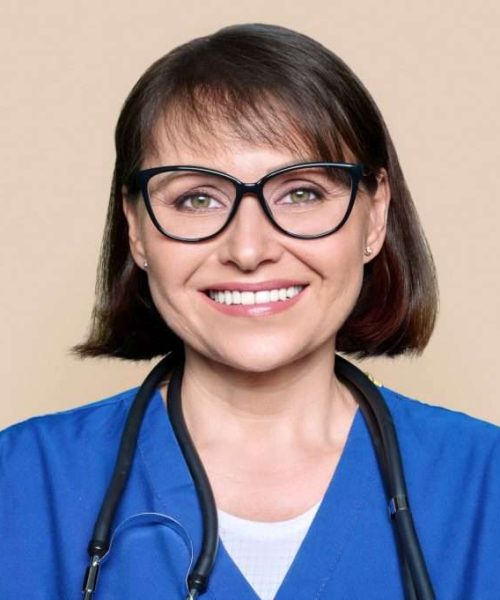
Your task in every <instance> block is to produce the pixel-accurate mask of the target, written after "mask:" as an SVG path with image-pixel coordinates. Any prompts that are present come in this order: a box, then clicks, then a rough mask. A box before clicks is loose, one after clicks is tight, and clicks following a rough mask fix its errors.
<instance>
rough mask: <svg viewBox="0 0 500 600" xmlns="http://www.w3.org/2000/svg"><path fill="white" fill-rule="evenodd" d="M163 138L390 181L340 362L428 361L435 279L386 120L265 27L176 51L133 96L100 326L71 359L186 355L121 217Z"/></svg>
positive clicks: (119, 130)
mask: <svg viewBox="0 0 500 600" xmlns="http://www.w3.org/2000/svg"><path fill="white" fill-rule="evenodd" d="M160 126H161V127H163V128H164V129H165V133H166V135H167V136H168V139H169V142H171V143H172V144H175V141H176V139H182V141H183V143H189V144H193V147H194V148H200V146H201V147H203V148H208V147H209V145H212V144H213V143H214V142H216V143H237V142H238V141H240V140H245V141H247V142H248V141H249V142H252V143H256V144H270V145H274V146H276V147H281V148H283V147H284V148H287V149H289V150H292V151H294V152H298V153H299V154H298V156H303V152H304V151H306V152H307V153H308V154H310V157H311V159H312V160H326V161H345V160H346V156H348V158H349V159H350V160H351V161H352V159H353V158H354V160H355V161H359V162H361V163H363V164H364V165H365V167H366V168H367V169H368V172H369V173H371V175H369V176H367V177H365V178H364V179H363V181H362V185H364V186H365V188H366V189H367V190H368V191H369V192H372V191H373V190H374V189H375V188H376V185H377V179H376V174H377V172H379V171H380V169H382V168H384V169H386V171H387V173H388V180H389V185H390V189H391V196H392V200H391V205H390V209H389V214H388V228H387V237H386V240H385V242H384V245H383V247H382V250H381V252H380V253H379V254H378V255H377V256H376V257H375V258H374V259H373V260H372V261H370V262H368V263H367V264H366V265H365V270H364V277H363V284H362V288H361V292H360V295H359V298H358V301H357V304H356V305H355V307H354V309H353V311H352V313H351V315H350V316H349V317H348V319H347V320H346V322H345V323H344V325H343V326H342V328H341V329H340V331H339V332H338V335H337V344H336V350H339V351H341V352H344V353H347V354H353V355H355V356H357V357H359V358H362V357H366V356H375V355H381V354H385V355H388V356H395V355H397V354H402V353H420V352H422V350H423V349H424V347H425V346H426V344H427V342H428V340H429V338H430V335H431V333H432V330H433V328H434V323H435V319H436V313H437V299H438V293H437V284H436V277H435V269H434V263H433V260H432V256H431V253H430V250H429V247H428V244H427V241H426V238H425V236H424V233H423V231H422V229H421V226H420V222H419V218H418V216H417V213H416V210H415V207H414V204H413V201H412V199H411V196H410V193H409V191H408V189H407V186H406V183H405V179H404V176H403V173H402V171H401V167H400V165H399V161H398V157H397V154H396V151H395V148H394V146H393V143H392V140H391V138H390V135H389V133H388V130H387V127H386V125H385V123H384V120H383V118H382V116H381V114H380V112H379V110H378V108H377V106H376V104H375V102H374V101H373V99H372V98H371V96H370V94H369V93H368V91H367V90H366V89H365V87H364V86H363V84H362V83H361V82H360V81H359V80H358V78H357V77H356V75H354V73H353V72H352V71H351V70H350V69H349V67H347V65H346V64H345V63H344V62H343V61H342V60H340V59H339V58H338V57H337V56H336V55H335V54H334V53H332V52H331V51H330V50H328V49H326V48H325V47H324V46H322V45H321V44H320V43H318V42H316V41H315V40H313V39H311V38H309V37H308V36H306V35H303V34H300V33H297V32H295V31H292V30H290V29H286V28H284V27H279V26H273V25H265V24H243V25H233V26H229V27H225V28H223V29H220V30H219V31H217V32H216V33H214V34H213V35H209V36H205V37H200V38H197V39H194V40H192V41H190V42H188V43H185V44H183V45H181V46H178V47H177V48H175V49H174V50H172V51H171V52H169V53H168V54H166V55H165V56H163V57H162V58H160V59H159V60H157V61H156V62H155V63H153V64H152V65H151V66H150V67H149V68H148V69H147V71H146V72H145V73H144V74H143V75H142V77H141V78H140V79H139V81H138V82H137V83H136V85H135V86H134V88H133V89H132V91H131V92H130V94H129V96H128V98H127V99H126V101H125V104H124V106H123V108H122V111H121V114H120V117H119V120H118V123H117V127H116V132H115V144H116V163H115V170H114V176H113V182H112V188H111V198H110V203H109V208H108V213H107V220H106V226H105V232H104V239H103V244H102V248H101V257H100V264H99V269H98V277H97V285H96V304H95V307H94V310H93V315H92V324H91V328H90V333H89V335H88V338H87V340H86V341H85V342H84V343H82V344H79V345H77V346H75V347H74V348H73V351H74V352H76V353H77V354H78V355H79V356H82V357H83V356H114V357H120V358H126V359H132V360H143V359H150V358H153V357H155V356H158V355H165V354H167V353H169V352H170V351H182V349H183V342H182V340H181V339H180V338H179V337H178V336H177V335H176V334H175V333H174V332H173V331H172V330H171V329H170V328H169V327H168V326H167V324H166V323H165V322H164V320H163V319H162V317H161V316H160V314H159V313H158V311H157V310H156V308H155V306H154V304H153V301H152V298H151V294H150V291H149V287H148V281H147V275H146V273H145V272H144V271H143V270H142V269H140V268H139V267H138V266H137V265H136V264H135V263H134V261H133V259H132V256H131V253H130V249H129V242H128V227H127V221H126V219H125V216H124V214H123V209H122V199H123V196H122V186H126V187H127V188H128V192H129V194H128V195H129V197H131V198H132V199H131V200H130V201H132V202H136V201H140V193H139V191H138V190H136V189H134V188H133V187H132V185H131V183H130V182H131V176H132V174H133V173H134V172H135V171H136V170H138V169H140V168H141V164H142V163H143V161H144V157H145V156H146V154H147V153H148V152H154V149H155V131H157V129H156V128H157V127H160ZM179 244H182V242H179ZM179 251H180V252H182V247H181V245H180V246H179Z"/></svg>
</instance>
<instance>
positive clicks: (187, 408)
mask: <svg viewBox="0 0 500 600" xmlns="http://www.w3.org/2000/svg"><path fill="white" fill-rule="evenodd" d="M334 360H335V354H334V349H333V345H332V344H330V345H329V346H327V345H325V346H324V347H323V348H322V349H320V350H318V351H317V352H315V353H314V354H312V355H310V356H307V357H302V358H301V359H300V360H298V361H295V362H294V363H290V364H287V365H284V366H282V367H279V368H276V369H274V370H272V371H266V372H258V373H256V372H249V371H242V370H239V369H234V368H232V367H230V366H228V365H225V364H221V363H214V361H211V360H208V359H207V358H206V357H205V356H203V355H201V354H199V353H197V352H194V351H192V350H191V349H189V348H187V347H186V362H185V366H184V377H183V382H182V388H181V394H182V405H183V413H184V417H185V420H186V424H187V427H188V429H189V431H190V434H191V436H192V438H193V441H194V442H195V445H196V446H197V447H198V448H199V449H201V448H206V447H211V446H212V445H214V444H217V445H221V444H222V445H224V446H227V445H231V446H232V445H233V444H234V445H235V447H240V448H241V447H242V446H252V445H255V446H256V447H257V446H258V447H259V448H261V449H262V450H264V448H265V449H267V450H268V451H269V450H273V451H275V452H277V451H279V450H283V451H290V449H293V451H294V452H296V451H297V450H298V449H300V448H311V447H316V448H317V447H322V448H324V447H329V446H338V445H339V444H342V443H343V442H344V441H345V438H346V435H347V433H348V431H349V428H350V426H351V424H352V420H353V418H354V414H355V412H356V408H357V403H356V401H355V399H354V398H353V396H352V394H351V393H350V391H349V390H348V389H347V388H346V387H345V386H344V385H343V384H341V382H340V381H339V380H338V379H337V378H336V376H335V374H334V371H333V366H334Z"/></svg>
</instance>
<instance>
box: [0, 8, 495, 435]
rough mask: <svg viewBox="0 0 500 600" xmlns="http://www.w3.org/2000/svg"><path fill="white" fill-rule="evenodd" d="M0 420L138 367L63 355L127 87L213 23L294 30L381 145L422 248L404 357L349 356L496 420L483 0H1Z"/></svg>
mask: <svg viewBox="0 0 500 600" xmlns="http://www.w3.org/2000/svg"><path fill="white" fill-rule="evenodd" d="M3 7H4V8H3V9H2V12H3V14H2V15H1V18H0V22H1V23H2V24H1V25H0V27H1V28H2V35H1V36H0V40H1V41H0V44H1V46H2V47H1V56H2V59H3V60H2V65H1V69H2V77H1V81H2V93H1V95H0V103H1V111H0V119H1V130H2V135H1V139H2V144H1V157H0V159H1V162H0V173H1V175H0V177H1V180H2V186H1V194H2V203H1V206H2V215H1V221H0V233H1V236H2V237H1V239H2V252H1V266H0V268H1V281H2V294H1V313H0V314H1V319H2V341H3V343H2V355H1V361H0V364H1V368H2V372H1V377H2V401H1V404H0V426H4V425H7V424H9V423H12V422H15V421H18V420H20V419H23V418H26V417H28V416H30V415H32V414H41V413H45V412H49V411H53V410H59V409H64V408H67V407H71V406H76V405H79V404H84V403H87V402H91V401H93V400H97V399H99V398H102V397H104V396H106V395H110V394H112V393H115V392H118V391H120V390H123V389H125V388H127V387H131V386H134V385H138V384H139V383H140V381H141V380H142V377H143V375H144V374H145V372H146V371H147V369H148V368H149V365H148V364H144V363H143V364H140V365H133V364H128V363H126V362H113V361H107V360H94V361H90V360H88V361H78V360H76V359H74V358H72V357H71V356H70V355H69V353H68V348H69V347H70V346H71V345H72V344H74V343H76V342H77V341H79V340H81V338H82V336H83V334H84V332H85V330H86V328H87V325H88V322H89V315H90V310H91V307H92V303H93V291H94V280H95V268H96V264H97V258H98V250H99V245H100V239H101V234H102V228H103V224H104V216H105V212H106V206H107V200H108V193H109V185H110V181H111V172H112V166H113V160H114V155H113V130H114V126H115V122H116V119H117V117H118V113H119V110H120V107H121V105H122V102H123V101H124V99H125V96H126V94H127V93H128V91H129V89H130V88H131V86H132V85H133V83H134V82H135V81H136V79H137V78H138V77H139V76H140V74H141V73H142V72H143V71H144V69H145V68H146V67H147V66H148V65H149V64H150V63H151V62H152V61H153V60H155V59H156V58H158V57H159V56H161V55H162V54H164V53H166V52H167V51H168V50H170V49H171V48H173V47H174V46H176V45H178V44H180V43H182V42H184V41H187V40H189V39H191V38H193V37H195V36H199V35H205V34H208V33H211V32H213V31H214V30H215V29H217V28H219V27H222V26H224V25H227V24H232V23H239V22H265V23H275V24H281V25H285V26H288V27H291V28H294V29H297V30H299V31H302V32H304V33H306V34H308V35H310V36H312V37H314V38H316V39H317V40H319V41H320V42H322V43H323V44H324V45H326V46H328V47H329V48H331V49H332V50H334V51H335V52H337V53H338V54H339V55H340V56H341V57H342V58H343V59H344V60H346V62H347V63H348V64H349V65H350V66H351V67H352V68H353V69H354V71H355V72H356V73H357V74H358V75H359V76H360V77H361V79H362V80H363V81H364V83H365V84H366V85H367V87H368V89H369V90H370V91H371V92H372V94H373V96H374V97H375V100H376V101H377V103H378V104H379V106H380V108H381V110H382V113H383V114H384V116H385V118H386V120H387V122H388V125H389V129H390V131H391V133H392V135H393V137H394V140H395V143H396V147H397V148H398V150H399V154H400V159H401V162H402V165H403V169H404V170H405V173H406V175H407V179H408V182H409V185H410V187H411V189H412V191H413V194H414V198H415V200H416V203H417V206H418V209H419V212H420V215H421V218H422V220H423V223H424V227H425V229H426V231H427V234H428V237H429V240H430V243H431V246H432V248H433V251H434V254H435V259H436V263H437V268H438V273H439V278H440V284H441V311H440V317H439V322H438V326H437V330H436V332H435V335H434V337H433V339H432V341H431V344H430V345H429V347H428V349H427V351H426V352H425V354H424V356H423V357H422V358H419V359H414V360H409V359H397V360H392V361H391V360H377V361H371V362H370V363H365V364H366V368H367V369H370V370H371V371H372V372H373V373H374V374H375V375H376V376H377V377H378V378H379V379H381V380H382V381H383V382H384V383H385V384H386V385H389V386H391V387H393V388H396V389H398V390H400V391H402V392H404V393H407V394H409V395H412V396H413V397H417V398H419V399H422V400H423V401H425V402H428V403H431V404H438V405H442V406H447V407H450V408H453V409H458V410H463V411H465V412H468V413H470V414H472V415H475V416H478V417H480V418H483V419H487V420H490V421H494V422H496V423H498V424H500V401H499V400H498V393H497V388H498V385H499V384H498V381H497V377H498V375H499V371H500V369H499V367H500V364H499V360H498V355H497V342H496V339H497V338H498V335H499V330H500V327H499V325H500V317H499V310H498V296H499V293H498V292H499V283H498V274H499V273H498V266H497V265H498V260H499V241H498V231H499V222H500V211H499V197H498V196H499V187H500V185H499V175H498V172H499V169H498V164H499V161H498V159H499V152H498V148H499V147H500V127H499V121H500V119H499V115H498V110H499V106H500V93H499V92H500V85H499V79H498V78H499V75H498V74H499V72H500V64H499V55H500V52H499V49H500V42H499V37H500V36H499V35H498V32H499V25H500V18H499V17H500V9H499V3H498V2H497V1H496V0H490V1H483V2H481V3H472V2H469V3H467V4H465V3H460V2H458V1H456V2H451V1H449V0H448V1H447V2H430V1H429V2H414V3H408V2H401V1H398V2H395V1H394V0H390V1H386V2H385V3H382V2H365V1H363V0H361V1H358V2H355V1H352V0H350V1H345V0H342V1H338V0H337V1H335V2H332V1H331V0H328V1H323V2H321V1H319V0H312V1H311V0H309V1H308V2H307V3H297V4H296V5H293V4H292V3H291V2H290V1H289V0H287V1H279V2H269V0H265V1H263V0H253V1H252V2H251V3H248V4H247V3H227V2H226V1H222V0H212V1H209V0H205V1H204V2H193V1H192V0H184V1H183V2H174V1H173V0H169V1H163V2H160V1H157V0H143V1H142V2H137V1H131V0H111V1H109V0H108V1H107V2H101V1H96V0H91V1H86V2H75V1H74V2H68V1H67V0H66V1H64V2H63V1H62V0H61V1H55V0H45V1H44V2H36V1H34V0H31V1H29V2H27V3H24V2H23V3H22V2H17V1H14V0H11V1H10V2H9V1H7V2H6V1H5V0H4V3H3Z"/></svg>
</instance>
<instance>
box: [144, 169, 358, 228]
mask: <svg viewBox="0 0 500 600" xmlns="http://www.w3.org/2000/svg"><path fill="white" fill-rule="evenodd" d="M236 194H237V188H236V185H235V183H234V182H232V181H231V180H229V179H226V178H224V177H222V176H220V175H213V174H207V173H203V172H197V171H188V170H186V171H168V172H163V173H158V174H156V175H154V176H153V177H151V178H150V179H149V181H148V196H149V202H150V205H151V209H152V211H153V213H154V215H155V218H156V220H157V221H158V223H159V225H160V226H161V228H162V229H163V230H164V231H165V232H166V233H168V234H171V235H173V236H177V237H182V238H186V239H197V238H203V237H207V236H210V235H213V234H214V233H216V232H217V231H219V230H220V229H221V228H222V227H223V226H224V225H225V223H226V222H227V220H228V218H229V215H230V213H231V210H232V208H233V205H234V202H235V200H236ZM351 194H352V177H351V175H350V173H349V171H347V170H345V169H342V168H339V167H301V168H298V169H294V170H290V171H286V172H283V173H279V174H277V175H274V176H272V177H270V178H269V179H268V180H267V181H266V182H265V184H264V186H263V195H264V199H265V200H266V203H267V206H268V207H269V210H270V212H271V214H272V216H273V219H274V220H275V222H276V223H277V224H278V225H279V226H280V227H282V228H283V229H284V230H285V231H287V232H289V233H292V234H296V235H321V234H323V233H326V232H329V231H331V230H333V229H334V228H335V227H337V226H338V225H339V224H340V223H341V222H342V220H343V219H344V217H345V215H346V213H347V211H348V209H349V204H350V200H351Z"/></svg>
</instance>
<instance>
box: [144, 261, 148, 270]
mask: <svg viewBox="0 0 500 600" xmlns="http://www.w3.org/2000/svg"><path fill="white" fill-rule="evenodd" d="M147 268H148V261H147V260H145V261H144V269H147Z"/></svg>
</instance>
